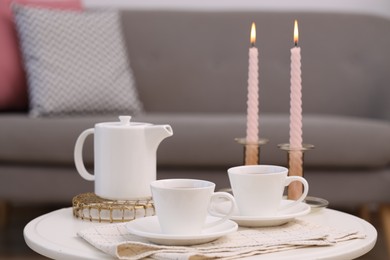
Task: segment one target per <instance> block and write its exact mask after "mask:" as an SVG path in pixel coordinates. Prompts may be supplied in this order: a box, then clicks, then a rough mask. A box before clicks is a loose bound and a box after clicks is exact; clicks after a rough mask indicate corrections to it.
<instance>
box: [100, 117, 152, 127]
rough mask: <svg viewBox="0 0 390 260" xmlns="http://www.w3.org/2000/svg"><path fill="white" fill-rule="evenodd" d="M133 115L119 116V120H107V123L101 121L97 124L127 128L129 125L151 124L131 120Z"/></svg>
mask: <svg viewBox="0 0 390 260" xmlns="http://www.w3.org/2000/svg"><path fill="white" fill-rule="evenodd" d="M130 121H131V116H125V115H123V116H119V122H107V123H99V124H97V125H100V126H107V127H115V128H127V127H135V126H139V127H140V126H149V125H151V124H149V123H139V122H130Z"/></svg>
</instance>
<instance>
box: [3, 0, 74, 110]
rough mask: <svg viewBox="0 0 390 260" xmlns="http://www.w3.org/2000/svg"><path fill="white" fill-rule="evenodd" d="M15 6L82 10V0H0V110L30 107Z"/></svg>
mask: <svg viewBox="0 0 390 260" xmlns="http://www.w3.org/2000/svg"><path fill="white" fill-rule="evenodd" d="M12 3H17V4H22V5H28V6H39V7H46V8H55V9H67V10H82V3H81V0H0V111H12V110H25V109H27V108H28V97H27V96H28V95H27V81H26V74H25V71H24V67H23V61H22V55H21V53H20V50H19V42H18V37H17V32H16V28H15V23H14V19H13V14H12V7H11V5H12Z"/></svg>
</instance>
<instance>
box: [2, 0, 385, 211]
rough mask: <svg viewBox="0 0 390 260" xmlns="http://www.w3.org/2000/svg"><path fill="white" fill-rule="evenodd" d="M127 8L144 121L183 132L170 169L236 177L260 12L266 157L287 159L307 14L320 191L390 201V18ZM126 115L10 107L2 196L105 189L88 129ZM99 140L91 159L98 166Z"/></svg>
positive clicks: (307, 115) (309, 104)
mask: <svg viewBox="0 0 390 260" xmlns="http://www.w3.org/2000/svg"><path fill="white" fill-rule="evenodd" d="M86 3H88V2H86ZM89 5H93V4H92V2H90V3H89ZM92 7H93V6H90V8H92ZM95 7H99V5H98V4H96V6H95ZM121 12H122V14H121V15H122V22H123V33H124V35H125V38H126V42H127V47H128V49H127V50H128V57H129V60H130V63H131V67H132V69H133V71H134V75H135V80H136V83H137V88H138V91H139V94H140V98H141V101H142V102H143V105H144V112H143V113H141V114H138V115H135V116H134V117H133V121H139V122H150V123H155V124H170V125H171V126H172V128H173V131H174V135H173V136H172V137H171V138H168V139H166V140H164V141H163V142H162V144H161V145H160V147H159V150H158V155H157V159H158V168H157V174H158V178H172V177H184V178H200V179H208V180H211V181H214V182H216V183H217V188H218V189H221V188H226V187H228V186H229V183H228V178H227V174H226V170H227V169H228V168H229V167H231V166H236V165H240V164H242V162H243V147H242V146H241V145H240V144H237V143H236V142H235V141H234V139H235V138H236V137H243V136H244V135H245V126H246V117H245V113H246V88H247V70H248V47H249V34H248V33H249V27H250V24H251V22H252V21H255V22H256V24H257V31H258V41H257V46H258V48H259V52H260V58H259V59H260V135H261V137H263V138H267V139H269V142H268V144H266V145H264V146H262V147H261V163H262V164H278V165H286V162H287V155H286V152H285V151H282V150H280V149H279V148H278V147H277V145H278V144H280V143H286V142H288V133H289V118H288V113H289V75H290V74H289V73H290V71H289V70H290V68H289V66H290V48H291V47H292V45H293V43H292V25H293V20H294V19H298V20H299V23H300V37H301V40H300V46H301V48H302V81H303V83H302V85H303V117H304V119H303V140H304V142H305V143H309V144H313V145H315V149H314V150H311V151H308V152H306V153H305V173H304V174H305V177H306V178H307V180H308V181H309V184H310V192H309V194H310V195H311V196H318V197H322V198H325V199H327V200H329V202H330V206H331V207H346V206H347V207H357V206H360V205H362V204H364V203H374V204H382V203H383V204H387V203H390V190H389V185H390V101H389V100H390V73H389V66H390V51H389V46H390V18H387V17H384V16H383V15H381V14H378V15H376V14H374V13H371V12H367V13H358V12H338V11H334V10H322V11H321V10H320V11H319V10H316V11H310V10H306V9H302V10H299V9H298V10H292V11H286V10H278V9H277V8H275V9H272V10H268V9H267V8H265V9H264V10H263V9H261V7H260V6H256V8H249V10H241V9H240V10H231V9H227V10H224V9H223V10H215V9H210V10H203V9H197V8H195V9H185V10H181V9H175V8H162V9H161V10H160V11H156V10H151V9H143V8H135V9H134V8H131V7H126V8H122V9H121ZM389 13H390V10H389ZM117 116H118V115H112V116H101V117H100V116H93V117H86V116H72V117H62V118H47V117H45V118H32V117H30V116H29V115H28V114H27V113H1V114H0V144H1V145H0V199H1V200H4V201H9V202H12V203H65V204H69V205H70V203H71V199H72V197H73V196H75V195H77V194H79V193H84V192H89V191H93V183H91V182H87V181H85V180H84V179H82V178H81V177H80V176H79V175H78V173H77V172H76V169H75V166H74V162H73V149H74V144H75V141H76V139H77V137H78V135H79V134H80V133H81V132H82V131H83V130H84V129H87V128H91V127H93V126H94V124H95V123H98V122H107V121H116V120H118V119H117ZM91 141H92V140H89V143H88V144H87V145H86V146H85V149H84V158H85V161H86V162H87V164H88V165H89V166H90V167H91V168H92V167H93V154H92V151H93V146H92V142H91Z"/></svg>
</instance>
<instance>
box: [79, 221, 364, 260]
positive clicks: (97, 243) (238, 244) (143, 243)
mask: <svg viewBox="0 0 390 260" xmlns="http://www.w3.org/2000/svg"><path fill="white" fill-rule="evenodd" d="M125 225H126V223H120V224H111V225H104V226H96V227H93V228H89V229H85V230H82V231H80V232H79V233H78V235H79V236H80V237H82V238H84V239H85V240H86V241H88V242H89V243H90V244H92V245H93V246H94V247H96V248H98V249H100V250H101V251H103V252H105V253H107V254H110V255H112V256H114V257H118V258H119V259H141V258H144V257H152V258H156V259H195V258H201V259H211V258H220V259H233V258H238V257H247V256H252V255H257V254H265V253H271V252H277V251H284V250H290V249H295V248H301V247H308V246H331V245H334V244H337V243H338V242H341V241H346V240H350V239H359V238H364V237H365V235H364V234H360V233H359V232H358V231H356V230H336V229H334V228H330V227H326V226H319V225H315V224H312V223H310V222H306V221H301V220H295V221H292V222H289V223H287V224H285V225H282V226H277V227H263V228H240V229H239V231H237V232H235V233H232V234H229V235H227V236H224V237H222V238H220V239H218V240H215V241H213V242H210V243H206V244H201V245H194V246H160V245H156V244H152V243H149V242H148V241H147V240H146V239H144V238H141V237H138V236H135V235H132V234H129V232H128V231H127V229H126V226H125Z"/></svg>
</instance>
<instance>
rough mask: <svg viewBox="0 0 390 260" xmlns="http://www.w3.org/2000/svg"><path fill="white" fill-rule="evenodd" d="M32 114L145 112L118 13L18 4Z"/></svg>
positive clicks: (19, 25)
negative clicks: (55, 8)
mask: <svg viewBox="0 0 390 260" xmlns="http://www.w3.org/2000/svg"><path fill="white" fill-rule="evenodd" d="M13 10H14V14H15V21H16V25H17V29H18V33H19V38H20V42H21V49H22V53H23V59H24V64H25V68H26V72H27V75H28V83H29V96H30V114H31V115H33V116H54V115H74V114H134V113H137V112H139V111H141V110H142V104H141V102H140V101H139V99H138V93H137V89H136V87H135V83H134V79H133V74H132V71H131V68H130V64H129V61H128V60H127V55H126V49H125V45H124V39H123V36H122V31H121V24H120V16H119V13H118V12H117V11H114V10H109V11H83V12H80V11H69V10H68V11H65V10H53V9H43V8H37V7H26V6H20V5H15V6H14V8H13Z"/></svg>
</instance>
